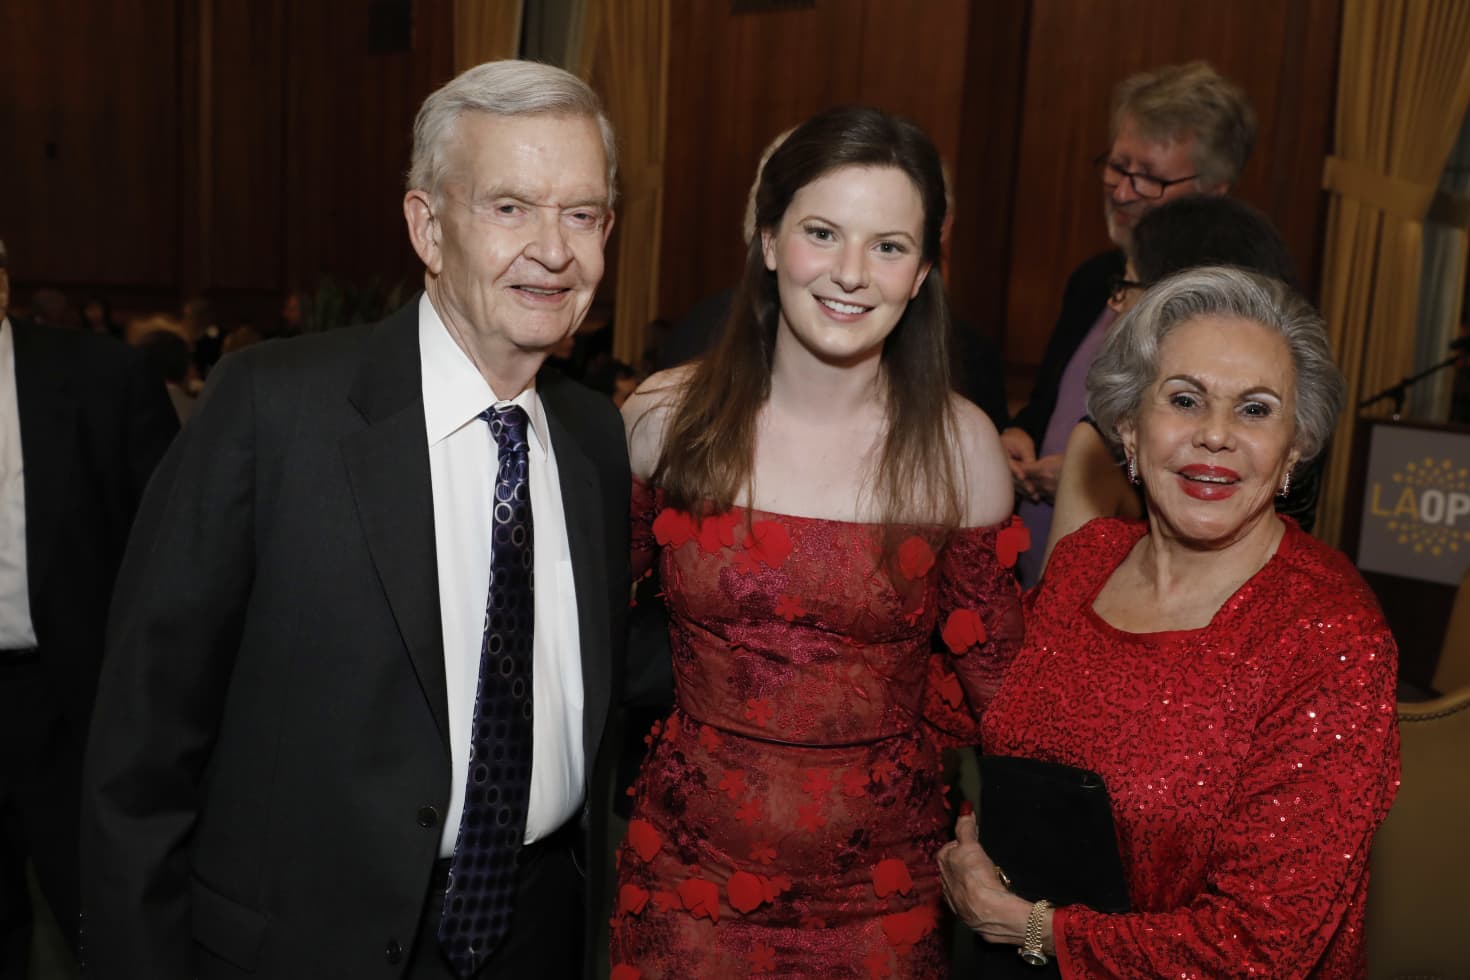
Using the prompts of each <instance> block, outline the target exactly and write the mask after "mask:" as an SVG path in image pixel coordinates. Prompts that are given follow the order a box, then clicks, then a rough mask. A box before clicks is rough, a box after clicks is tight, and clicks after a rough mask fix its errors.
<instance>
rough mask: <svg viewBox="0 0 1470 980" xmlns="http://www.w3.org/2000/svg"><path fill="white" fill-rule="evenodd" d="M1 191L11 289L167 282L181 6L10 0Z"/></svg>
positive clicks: (2, 33)
mask: <svg viewBox="0 0 1470 980" xmlns="http://www.w3.org/2000/svg"><path fill="white" fill-rule="evenodd" d="M4 9H5V14H4V25H3V27H0V132H3V133H4V134H5V146H4V149H3V151H0V153H3V157H4V161H5V162H4V174H5V193H4V194H3V195H0V237H3V238H4V239H5V240H6V244H7V246H8V247H9V251H10V257H11V259H10V260H11V265H12V270H11V271H12V277H13V278H14V279H16V280H17V281H20V282H23V281H47V282H53V283H60V284H67V283H95V284H104V285H105V284H118V285H129V286H148V285H154V284H159V283H169V282H172V281H173V278H174V276H175V271H176V261H177V248H176V241H175V225H176V215H177V207H178V202H177V198H176V186H175V185H176V183H177V175H178V160H177V138H178V118H177V112H176V104H177V103H176V99H175V95H174V93H175V86H176V84H177V72H178V62H179V50H178V38H177V36H176V24H177V8H176V2H175V0H91V2H82V0H6V3H5V8H4Z"/></svg>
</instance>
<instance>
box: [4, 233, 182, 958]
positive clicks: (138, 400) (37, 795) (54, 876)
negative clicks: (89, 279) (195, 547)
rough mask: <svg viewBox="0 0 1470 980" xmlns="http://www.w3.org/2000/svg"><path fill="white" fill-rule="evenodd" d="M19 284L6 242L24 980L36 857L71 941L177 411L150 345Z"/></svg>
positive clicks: (8, 916)
mask: <svg viewBox="0 0 1470 980" xmlns="http://www.w3.org/2000/svg"><path fill="white" fill-rule="evenodd" d="M9 291H10V280H9V274H8V271H7V269H6V262H5V246H4V244H3V243H0V977H4V978H12V977H14V978H20V977H24V976H25V975H26V961H27V959H28V957H29V947H30V933H31V908H30V900H29V896H28V894H27V888H26V879H25V872H24V869H25V863H26V861H27V860H28V859H29V861H30V862H31V864H32V865H33V866H34V868H35V871H36V878H37V881H38V882H39V884H40V886H41V890H42V892H43V894H44V895H45V897H46V901H47V903H48V904H49V905H50V906H51V910H52V911H53V912H54V913H55V915H56V918H57V920H58V921H59V922H60V924H61V928H62V933H63V935H64V936H65V938H66V939H67V941H68V942H74V941H75V936H76V919H77V881H78V871H77V812H78V791H79V789H80V787H81V778H82V748H83V746H84V745H85V744H86V738H87V721H88V719H89V718H90V717H91V713H92V696H93V693H94V691H95V690H96V686H97V673H98V670H99V668H100V665H101V661H102V646H103V634H104V630H105V626H106V621H107V604H108V601H109V600H110V599H111V596H112V587H113V580H114V578H115V577H116V575H117V570H118V565H119V564H120V563H121V562H122V555H123V548H124V546H125V545H126V543H127V537H128V529H129V528H130V527H131V525H132V522H133V514H134V512H135V511H136V509H137V507H138V501H139V499H141V497H142V496H143V487H144V485H145V484H146V483H147V482H148V477H149V475H150V474H151V473H152V472H153V468H154V466H155V465H156V464H157V463H158V460H159V459H160V458H161V457H162V456H163V453H164V450H165V449H167V448H168V444H169V440H171V439H172V438H173V436H174V433H176V432H177V431H178V422H177V421H176V420H175V417H174V413H173V409H172V407H171V406H170V405H169V403H168V398H167V396H166V395H165V394H164V389H163V383H162V381H161V380H158V379H155V378H154V377H152V375H151V374H150V373H149V371H148V370H147V367H146V365H145V364H144V362H143V359H142V358H141V357H139V356H138V355H137V354H135V353H134V352H133V351H131V350H129V349H128V348H126V347H124V346H123V345H122V344H120V343H118V342H117V341H115V340H112V339H110V338H104V337H98V336H95V335H92V334H87V333H82V332H80V331H75V330H63V329H57V328H54V327H43V326H39V325H36V324H32V323H27V322H26V321H25V320H22V319H20V318H18V317H17V318H10V317H8V316H6V308H7V306H8V305H9Z"/></svg>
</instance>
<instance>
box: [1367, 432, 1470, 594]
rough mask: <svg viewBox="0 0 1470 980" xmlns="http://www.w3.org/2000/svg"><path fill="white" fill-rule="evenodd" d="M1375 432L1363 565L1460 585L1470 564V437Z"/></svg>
mask: <svg viewBox="0 0 1470 980" xmlns="http://www.w3.org/2000/svg"><path fill="white" fill-rule="evenodd" d="M1371 432H1372V436H1371V440H1372V441H1371V444H1370V447H1369V456H1368V469H1367V474H1366V477H1367V478H1366V482H1365V486H1364V493H1363V523H1362V535H1361V538H1360V544H1359V547H1358V565H1359V566H1360V567H1361V568H1364V569H1367V570H1369V571H1376V572H1386V573H1388V574H1390V575H1400V576H1404V577H1406V578H1416V579H1423V580H1426V581H1431V582H1442V583H1444V584H1446V585H1458V584H1459V582H1460V579H1461V577H1463V575H1464V573H1465V569H1466V567H1467V566H1470V436H1466V435H1463V434H1460V433H1456V432H1443V431H1437V430H1432V429H1411V428H1399V427H1395V426H1386V425H1380V426H1376V427H1374V428H1373V429H1372V430H1371Z"/></svg>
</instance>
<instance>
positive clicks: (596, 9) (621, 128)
mask: <svg viewBox="0 0 1470 980" xmlns="http://www.w3.org/2000/svg"><path fill="white" fill-rule="evenodd" d="M668 64H669V0H587V6H586V21H585V26H584V28H583V35H582V67H583V71H582V77H583V78H587V79H589V80H591V81H592V82H593V84H594V85H595V86H596V87H597V88H598V90H599V91H600V92H601V94H602V97H603V98H604V99H605V100H606V102H607V110H608V115H610V116H611V117H612V121H613V125H614V126H615V127H616V128H617V131H618V149H619V155H620V156H619V161H618V172H619V175H620V183H621V185H622V186H621V194H620V196H619V199H618V205H617V212H618V218H617V225H616V229H615V234H616V235H617V236H618V269H617V285H616V290H617V291H616V294H615V299H614V304H613V343H612V348H613V356H614V357H616V358H617V359H618V360H620V361H623V362H625V363H627V364H633V365H637V364H638V362H639V360H640V359H641V358H642V357H643V345H644V342H645V336H646V333H647V329H648V322H649V321H650V320H652V319H653V318H654V315H655V312H656V311H657V309H658V285H659V279H658V273H659V245H660V240H661V238H662V229H663V159H664V121H665V117H666V115H667V113H666V106H667V98H668V95H667V92H668V74H669V73H668Z"/></svg>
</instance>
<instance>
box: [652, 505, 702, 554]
mask: <svg viewBox="0 0 1470 980" xmlns="http://www.w3.org/2000/svg"><path fill="white" fill-rule="evenodd" d="M693 537H694V519H693V518H691V517H690V516H689V515H688V514H686V513H684V512H683V511H682V510H675V509H674V508H672V507H665V508H664V509H663V510H661V511H659V514H658V516H657V517H655V518H654V519H653V540H655V541H657V542H658V543H659V544H662V545H668V546H669V547H671V548H677V547H679V546H680V545H682V544H683V543H684V542H686V541H688V540H690V539H691V538H693Z"/></svg>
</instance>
